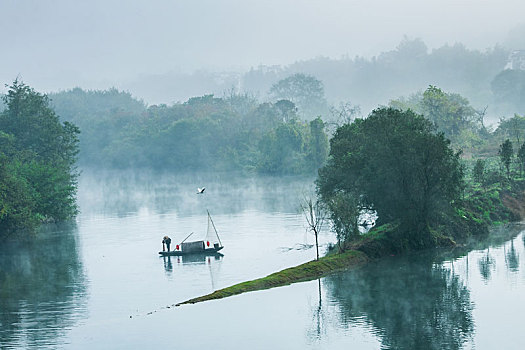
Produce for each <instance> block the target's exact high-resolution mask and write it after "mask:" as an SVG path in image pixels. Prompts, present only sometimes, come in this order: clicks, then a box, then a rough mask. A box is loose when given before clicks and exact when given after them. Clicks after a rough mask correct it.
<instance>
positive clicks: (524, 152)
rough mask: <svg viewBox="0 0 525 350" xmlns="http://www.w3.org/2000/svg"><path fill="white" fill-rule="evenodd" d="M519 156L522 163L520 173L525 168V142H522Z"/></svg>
mask: <svg viewBox="0 0 525 350" xmlns="http://www.w3.org/2000/svg"><path fill="white" fill-rule="evenodd" d="M517 157H518V160H519V163H520V173H521V174H523V169H524V168H525V142H523V143H522V144H521V147H520V149H519V150H518V154H517Z"/></svg>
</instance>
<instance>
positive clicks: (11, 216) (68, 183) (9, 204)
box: [0, 80, 79, 234]
mask: <svg viewBox="0 0 525 350" xmlns="http://www.w3.org/2000/svg"><path fill="white" fill-rule="evenodd" d="M8 88H9V89H8V92H7V94H6V95H5V96H4V97H3V102H4V104H5V106H6V109H5V110H4V111H3V112H2V113H0V136H1V137H0V144H1V145H2V149H1V150H0V156H1V157H2V174H1V177H0V182H1V184H0V186H1V188H2V189H1V190H0V191H1V196H2V208H1V209H0V211H1V212H2V214H1V215H0V221H1V222H0V227H4V228H6V230H5V231H4V232H3V233H4V234H8V233H10V232H12V231H14V230H16V228H19V229H25V230H27V231H34V228H35V223H36V222H40V221H43V220H46V221H63V220H67V219H69V218H71V217H73V216H74V215H75V214H76V213H77V208H76V199H75V195H76V185H77V176H78V173H77V171H76V169H75V161H76V156H77V154H78V137H77V135H78V133H79V130H78V128H77V127H76V126H75V125H73V124H71V123H69V122H64V123H60V121H59V118H58V116H57V115H56V114H55V112H54V111H53V109H52V108H51V107H50V105H49V102H50V101H49V99H48V97H47V96H46V95H42V94H40V93H38V92H36V91H34V90H33V89H32V88H30V87H29V86H27V85H25V84H24V83H22V82H19V81H18V80H15V81H14V82H13V84H12V85H11V86H9V87H8Z"/></svg>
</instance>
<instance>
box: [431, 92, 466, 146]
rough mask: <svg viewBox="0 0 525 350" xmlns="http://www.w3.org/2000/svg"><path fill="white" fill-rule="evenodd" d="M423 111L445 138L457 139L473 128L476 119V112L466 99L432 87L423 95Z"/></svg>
mask: <svg viewBox="0 0 525 350" xmlns="http://www.w3.org/2000/svg"><path fill="white" fill-rule="evenodd" d="M421 111H422V112H423V115H424V116H425V117H427V118H428V119H430V120H431V121H433V122H434V123H436V125H437V127H438V129H439V130H440V131H442V132H444V133H445V136H447V137H449V138H453V139H457V137H458V136H459V135H460V134H461V132H462V131H463V130H465V129H466V128H469V127H472V126H473V125H472V124H473V123H472V122H473V120H474V119H475V117H476V111H475V110H474V108H472V107H471V106H470V104H469V102H468V100H467V99H466V98H464V97H462V96H460V95H459V94H451V93H446V92H444V91H443V90H441V89H440V88H437V87H435V86H432V85H431V86H429V87H428V89H427V90H426V91H425V92H424V93H423V99H422V100H421Z"/></svg>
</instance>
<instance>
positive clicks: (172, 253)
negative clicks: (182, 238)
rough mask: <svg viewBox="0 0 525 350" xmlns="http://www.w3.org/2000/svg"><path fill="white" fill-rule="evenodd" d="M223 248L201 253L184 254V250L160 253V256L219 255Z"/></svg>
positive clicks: (206, 250) (205, 250) (210, 249)
mask: <svg viewBox="0 0 525 350" xmlns="http://www.w3.org/2000/svg"><path fill="white" fill-rule="evenodd" d="M222 248H223V247H219V248H217V249H216V248H208V249H204V250H201V251H192V252H184V251H182V250H172V251H169V252H159V255H161V256H184V255H216V254H219V250H221V249H222Z"/></svg>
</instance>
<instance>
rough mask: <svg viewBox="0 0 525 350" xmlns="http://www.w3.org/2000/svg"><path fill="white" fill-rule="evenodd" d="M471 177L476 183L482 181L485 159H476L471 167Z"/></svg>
mask: <svg viewBox="0 0 525 350" xmlns="http://www.w3.org/2000/svg"><path fill="white" fill-rule="evenodd" d="M472 177H473V178H474V181H476V182H477V183H479V184H480V183H482V182H483V180H484V178H485V161H484V160H483V159H478V160H476V164H475V165H474V168H473V169H472Z"/></svg>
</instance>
